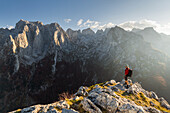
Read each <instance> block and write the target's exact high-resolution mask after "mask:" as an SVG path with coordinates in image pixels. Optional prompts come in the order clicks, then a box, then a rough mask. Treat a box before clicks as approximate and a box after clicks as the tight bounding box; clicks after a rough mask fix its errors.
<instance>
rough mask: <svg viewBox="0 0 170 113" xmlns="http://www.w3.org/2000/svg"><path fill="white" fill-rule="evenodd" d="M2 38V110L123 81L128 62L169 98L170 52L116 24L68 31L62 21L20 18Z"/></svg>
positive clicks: (137, 76)
mask: <svg viewBox="0 0 170 113" xmlns="http://www.w3.org/2000/svg"><path fill="white" fill-rule="evenodd" d="M0 40H1V41H0V53H1V55H0V105H1V107H0V111H3V112H5V111H9V110H10V111H11V110H14V109H16V108H18V107H25V106H29V105H32V104H36V103H49V102H53V101H56V100H57V99H58V96H57V95H58V94H60V93H62V92H63V91H73V92H74V91H75V89H77V88H78V87H79V86H81V85H90V84H93V83H98V82H103V81H106V80H109V79H112V78H114V79H116V80H121V79H122V78H123V73H124V66H125V64H129V65H130V66H131V68H132V69H133V70H134V75H133V79H134V80H135V81H138V82H142V83H143V86H144V88H146V89H152V90H154V91H156V92H157V93H158V94H159V95H161V96H164V97H165V98H167V99H169V98H168V95H169V94H170V92H169V90H168V87H169V86H170V83H169V82H168V81H169V80H170V77H169V76H168V74H169V73H170V69H169V68H168V66H169V64H170V61H169V57H168V56H166V55H165V54H164V53H163V52H160V51H158V50H155V49H153V48H152V47H151V44H150V43H148V42H146V41H145V40H144V38H143V37H142V36H141V35H139V34H137V33H133V32H127V31H125V30H123V29H122V28H119V27H117V26H116V27H114V28H111V29H106V30H105V31H102V30H99V31H97V32H96V33H94V32H93V31H92V30H91V29H85V30H83V31H73V30H71V29H68V30H67V31H66V32H65V31H64V30H63V29H62V28H61V27H60V26H59V25H58V24H57V23H52V24H48V25H43V24H42V23H41V22H29V21H24V20H20V21H19V22H18V23H17V24H16V27H15V29H12V30H8V29H0ZM21 105H22V106H21Z"/></svg>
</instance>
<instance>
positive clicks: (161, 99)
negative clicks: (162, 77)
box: [158, 97, 170, 110]
mask: <svg viewBox="0 0 170 113" xmlns="http://www.w3.org/2000/svg"><path fill="white" fill-rule="evenodd" d="M158 101H159V102H160V104H161V106H162V107H165V108H166V109H168V110H170V105H169V104H168V102H167V101H166V100H165V99H164V98H163V97H161V98H159V99H158Z"/></svg>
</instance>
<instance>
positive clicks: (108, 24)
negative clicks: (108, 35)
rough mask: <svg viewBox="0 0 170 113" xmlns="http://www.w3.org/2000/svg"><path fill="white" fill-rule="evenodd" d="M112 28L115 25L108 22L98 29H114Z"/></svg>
mask: <svg viewBox="0 0 170 113" xmlns="http://www.w3.org/2000/svg"><path fill="white" fill-rule="evenodd" d="M114 26H115V24H113V23H111V22H109V23H107V24H104V25H100V26H99V27H98V29H106V28H111V27H114Z"/></svg>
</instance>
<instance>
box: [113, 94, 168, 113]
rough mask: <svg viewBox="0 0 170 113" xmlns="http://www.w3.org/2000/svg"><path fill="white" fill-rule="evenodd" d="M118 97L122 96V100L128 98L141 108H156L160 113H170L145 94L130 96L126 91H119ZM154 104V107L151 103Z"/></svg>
mask: <svg viewBox="0 0 170 113" xmlns="http://www.w3.org/2000/svg"><path fill="white" fill-rule="evenodd" d="M115 93H116V94H117V95H118V96H120V97H121V98H126V99H128V100H130V101H134V102H135V104H137V105H139V106H145V107H154V108H156V109H158V110H160V111H164V112H168V113H169V112H170V110H167V109H166V108H164V107H162V106H161V105H160V103H159V102H158V101H157V100H155V99H153V98H152V99H151V98H148V97H146V96H145V95H144V93H142V92H140V93H138V94H136V95H134V94H128V93H127V92H124V91H119V92H115ZM151 102H153V103H154V105H155V106H152V105H151V104H150V103H151Z"/></svg>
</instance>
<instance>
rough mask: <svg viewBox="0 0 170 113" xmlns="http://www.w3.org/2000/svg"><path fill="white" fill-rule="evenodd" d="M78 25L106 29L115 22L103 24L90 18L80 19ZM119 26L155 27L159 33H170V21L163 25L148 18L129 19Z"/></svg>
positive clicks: (127, 27) (127, 28) (128, 28)
mask: <svg viewBox="0 0 170 113" xmlns="http://www.w3.org/2000/svg"><path fill="white" fill-rule="evenodd" d="M77 26H79V27H81V28H87V27H88V28H91V29H95V30H97V29H103V30H104V29H106V28H111V27H114V26H115V24H113V23H112V22H109V23H105V24H101V22H98V21H92V20H90V19H88V20H86V21H84V22H83V19H80V20H79V21H78V22H77ZM118 26H119V27H122V28H123V29H125V30H132V29H133V28H138V29H144V28H146V27H153V28H154V29H155V30H156V31H157V32H159V33H165V34H168V35H170V23H167V24H165V25H161V24H159V23H158V22H156V21H153V20H147V19H143V20H140V21H127V22H123V23H120V24H118Z"/></svg>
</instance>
